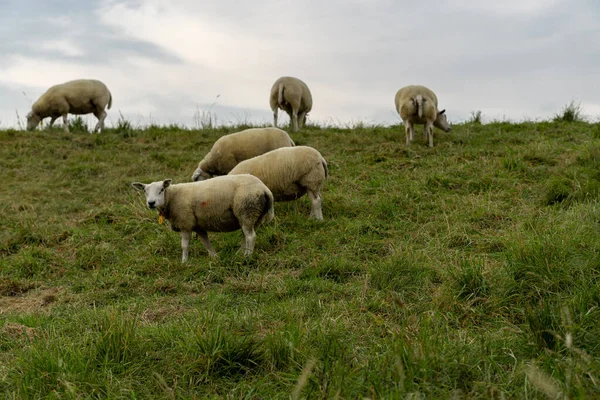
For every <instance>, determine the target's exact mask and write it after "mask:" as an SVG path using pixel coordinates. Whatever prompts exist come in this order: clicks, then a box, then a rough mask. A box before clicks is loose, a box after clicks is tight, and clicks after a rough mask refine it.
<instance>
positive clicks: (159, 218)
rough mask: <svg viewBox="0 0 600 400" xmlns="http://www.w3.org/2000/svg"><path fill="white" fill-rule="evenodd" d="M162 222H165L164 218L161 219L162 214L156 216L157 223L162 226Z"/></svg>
mask: <svg viewBox="0 0 600 400" xmlns="http://www.w3.org/2000/svg"><path fill="white" fill-rule="evenodd" d="M164 220H165V218H164V217H163V215H162V214H158V223H159V224H162V223H163V221H164Z"/></svg>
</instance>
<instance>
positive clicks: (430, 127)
mask: <svg viewBox="0 0 600 400" xmlns="http://www.w3.org/2000/svg"><path fill="white" fill-rule="evenodd" d="M425 127H426V129H425V131H426V132H427V136H429V147H433V123H430V122H428V123H427V124H425Z"/></svg>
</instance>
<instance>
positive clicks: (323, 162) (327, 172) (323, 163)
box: [321, 157, 329, 178]
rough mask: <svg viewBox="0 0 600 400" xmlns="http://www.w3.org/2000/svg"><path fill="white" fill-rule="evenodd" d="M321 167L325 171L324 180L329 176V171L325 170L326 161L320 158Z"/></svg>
mask: <svg viewBox="0 0 600 400" xmlns="http://www.w3.org/2000/svg"><path fill="white" fill-rule="evenodd" d="M321 165H322V166H323V170H324V171H325V178H327V177H328V176H329V170H328V169H327V161H325V159H324V158H323V157H321Z"/></svg>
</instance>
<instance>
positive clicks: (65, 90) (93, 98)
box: [27, 79, 112, 132]
mask: <svg viewBox="0 0 600 400" xmlns="http://www.w3.org/2000/svg"><path fill="white" fill-rule="evenodd" d="M107 105H108V109H110V107H111V106H112V95H111V93H110V91H109V90H108V88H107V87H106V85H105V84H104V83H102V82H100V81H98V80H95V79H77V80H74V81H69V82H65V83H61V84H59V85H54V86H52V87H50V89H48V90H47V91H46V92H45V93H44V94H42V95H41V96H40V98H39V99H37V101H36V102H35V103H33V105H32V106H31V111H30V112H29V113H28V114H27V130H30V131H31V130H33V129H35V127H36V126H38V124H39V123H40V122H41V121H42V120H43V119H44V118H46V117H51V118H52V119H51V120H50V126H52V124H54V121H56V119H57V118H58V117H60V116H62V119H63V126H64V130H65V132H69V125H68V124H67V114H74V115H83V114H89V113H93V114H94V115H95V116H96V118H98V123H97V124H96V127H95V128H94V132H96V131H97V130H100V131H102V130H104V119H105V118H106V111H104V109H105V108H107Z"/></svg>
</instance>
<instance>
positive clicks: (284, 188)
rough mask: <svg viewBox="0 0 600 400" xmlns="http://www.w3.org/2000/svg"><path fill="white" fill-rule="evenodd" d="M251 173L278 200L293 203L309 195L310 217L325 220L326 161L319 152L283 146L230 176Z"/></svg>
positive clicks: (241, 167) (232, 172) (245, 162)
mask: <svg viewBox="0 0 600 400" xmlns="http://www.w3.org/2000/svg"><path fill="white" fill-rule="evenodd" d="M236 174H251V175H254V176H256V177H258V178H259V179H260V180H261V181H263V183H264V184H265V185H267V187H268V188H269V189H270V190H271V192H272V193H273V197H274V198H275V201H290V200H295V199H297V198H299V197H302V196H303V195H304V194H305V193H308V196H309V197H310V200H311V203H312V208H311V212H310V216H311V217H313V218H315V219H323V212H322V211H321V201H322V199H321V188H322V187H323V183H324V182H325V180H326V179H327V175H328V171H327V162H326V161H325V159H324V158H323V156H322V155H321V153H319V152H318V151H317V150H316V149H314V148H312V147H308V146H296V147H283V148H280V149H276V150H272V151H270V152H268V153H265V154H263V155H260V156H257V157H254V158H250V159H248V160H246V161H242V162H241V163H239V164H238V165H236V166H235V168H233V169H232V170H231V172H229V175H236Z"/></svg>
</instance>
